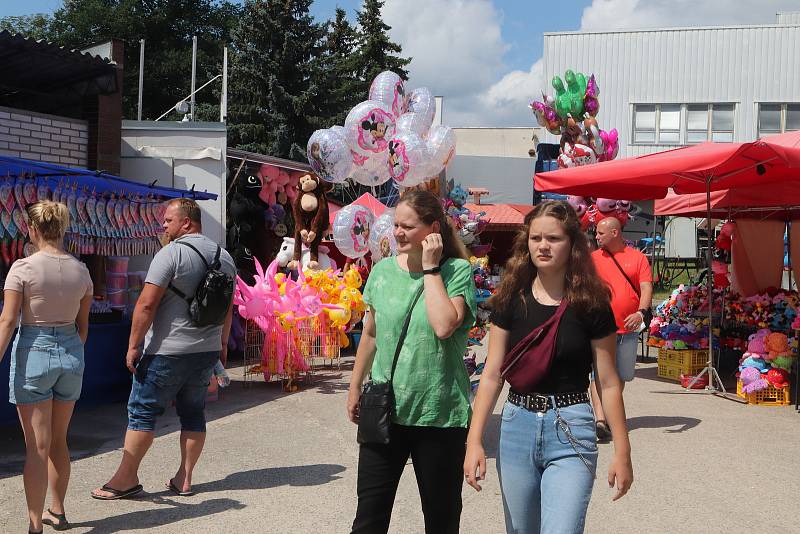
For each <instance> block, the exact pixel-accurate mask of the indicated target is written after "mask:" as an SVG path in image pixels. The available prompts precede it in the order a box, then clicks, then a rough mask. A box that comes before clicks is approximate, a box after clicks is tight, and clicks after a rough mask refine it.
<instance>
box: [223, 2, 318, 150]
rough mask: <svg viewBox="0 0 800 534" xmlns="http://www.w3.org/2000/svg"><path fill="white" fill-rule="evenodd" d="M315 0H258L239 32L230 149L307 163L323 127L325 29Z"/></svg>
mask: <svg viewBox="0 0 800 534" xmlns="http://www.w3.org/2000/svg"><path fill="white" fill-rule="evenodd" d="M310 5H311V0H254V1H250V2H248V3H247V4H246V5H245V8H244V15H243V16H242V18H241V20H240V24H239V26H238V28H237V29H236V31H235V34H234V41H233V49H234V53H233V58H232V68H231V79H230V97H229V99H228V101H229V103H230V106H229V109H228V119H229V129H228V133H229V136H228V143H229V145H230V146H233V147H236V148H241V149H244V150H251V151H254V152H260V153H263V154H269V155H271V156H278V157H285V158H291V159H295V160H297V161H305V159H306V156H305V148H306V142H307V141H308V138H309V137H310V136H311V133H312V132H313V131H314V127H315V126H316V125H318V124H319V123H320V122H322V120H321V118H320V109H319V108H320V106H319V104H318V103H317V102H316V97H317V96H318V95H319V92H320V90H319V88H318V87H317V85H316V79H317V74H318V69H319V62H318V61H316V60H315V59H316V58H317V57H318V56H319V55H320V47H321V40H322V37H323V35H324V28H323V27H322V26H321V25H319V24H316V23H314V21H313V19H312V17H311V15H310V14H309V6H310Z"/></svg>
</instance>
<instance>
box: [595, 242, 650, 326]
mask: <svg viewBox="0 0 800 534" xmlns="http://www.w3.org/2000/svg"><path fill="white" fill-rule="evenodd" d="M614 258H616V260H617V261H618V262H619V264H620V266H621V267H622V269H623V270H624V271H625V274H627V275H628V278H630V279H631V282H633V283H634V284H635V285H636V287H637V288H639V284H641V283H642V282H652V281H653V274H652V272H651V271H650V263H648V261H647V257H646V256H645V255H644V254H642V253H641V252H639V251H638V250H636V249H635V248H631V247H625V249H624V250H622V251H621V252H617V253H616V254H614ZM592 259H593V260H594V265H595V267H596V268H597V274H599V275H600V278H602V279H603V280H605V281H606V282H607V283H608V285H609V286H610V287H611V309H612V310H613V311H614V319H615V320H616V322H617V328H618V330H617V333H618V334H626V333H628V331H627V330H626V329H625V318H626V317H627V316H628V315H630V314H632V313H635V312H636V311H637V310H638V309H639V295H637V294H636V292H635V291H634V290H633V288H632V287H631V285H630V284H629V283H628V281H627V280H626V279H625V276H624V275H623V274H622V273H621V272H620V270H619V268H618V267H617V266H616V264H615V263H614V260H613V259H611V255H610V254H609V253H608V251H606V250H605V249H598V250H595V251H594V252H592Z"/></svg>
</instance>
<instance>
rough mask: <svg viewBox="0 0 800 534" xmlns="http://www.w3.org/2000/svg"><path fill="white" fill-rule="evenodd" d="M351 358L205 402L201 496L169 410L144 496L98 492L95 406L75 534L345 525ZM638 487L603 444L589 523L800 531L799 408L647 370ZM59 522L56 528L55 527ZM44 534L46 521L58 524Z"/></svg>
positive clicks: (4, 437)
mask: <svg viewBox="0 0 800 534" xmlns="http://www.w3.org/2000/svg"><path fill="white" fill-rule="evenodd" d="M348 369H349V365H348V360H347V359H345V365H343V368H342V370H341V371H338V370H335V369H333V370H327V371H323V372H320V373H319V374H318V375H317V380H316V382H315V383H314V384H313V385H312V386H311V387H307V388H305V389H303V390H302V391H300V392H298V393H294V394H285V393H282V392H281V391H280V389H279V388H278V387H276V384H265V383H263V382H259V383H256V384H255V385H253V386H251V387H244V385H243V383H242V382H241V381H237V382H234V384H233V385H232V387H231V388H230V389H229V390H228V391H227V392H226V393H225V396H224V398H223V399H222V400H220V401H219V402H216V403H213V404H211V405H210V408H209V415H210V419H211V421H210V423H209V426H208V430H209V435H208V441H207V444H206V450H205V453H204V456H203V458H202V459H201V462H200V465H199V466H198V468H197V471H196V475H195V490H197V492H198V494H197V495H196V496H194V497H189V498H180V497H175V496H173V495H172V494H170V493H168V492H167V491H165V490H164V482H165V481H166V480H167V479H168V478H169V477H170V476H171V474H172V472H173V471H174V470H175V467H176V463H177V458H178V457H177V450H178V449H177V430H178V427H177V422H176V420H175V418H174V415H173V414H170V416H169V417H165V418H164V421H163V422H162V425H161V426H160V427H159V429H158V434H159V437H158V438H157V439H156V441H155V444H154V446H153V449H152V450H151V451H150V454H149V455H148V457H147V458H146V459H145V463H144V466H143V469H142V471H141V473H140V476H141V481H142V484H144V487H145V490H146V491H147V493H146V494H142V495H141V496H140V497H139V498H137V499H135V500H127V501H115V502H101V501H96V500H93V499H90V498H89V491H90V490H91V489H92V488H94V487H96V486H98V485H100V484H102V483H104V482H105V481H106V479H107V477H108V476H110V474H111V473H112V471H113V470H114V468H115V467H116V465H117V462H118V461H119V458H120V452H119V447H120V445H121V440H122V435H123V432H124V429H125V424H126V420H125V411H124V406H123V405H121V404H117V405H111V406H105V407H102V408H98V409H84V410H81V411H79V412H78V413H77V414H76V417H75V420H74V424H73V426H72V430H71V440H70V443H71V447H72V450H73V458H74V463H73V479H72V483H71V486H70V493H69V498H68V517H69V518H70V520H71V521H73V524H74V525H75V528H74V529H73V530H72V532H75V533H76V534H78V533H93V534H101V533H114V532H136V531H139V532H154V533H161V532H164V533H167V532H169V533H172V532H176V531H184V532H186V531H190V532H248V533H250V532H252V533H292V534H303V533H314V534H327V533H340V532H341V533H344V532H348V531H349V530H348V528H349V525H350V522H351V521H352V517H353V513H354V510H355V483H356V465H357V446H356V444H355V428H354V426H353V425H351V424H350V423H349V422H347V420H346V419H345V415H344V402H345V395H346V391H347V383H348V379H349V371H348ZM625 401H626V404H627V408H628V418H629V427H630V431H631V441H632V445H633V462H634V470H635V476H636V481H635V483H634V485H633V488H632V490H631V493H630V494H629V495H628V496H627V497H625V498H624V499H622V500H621V501H618V502H616V503H612V502H611V492H610V491H609V490H608V488H607V485H606V483H605V481H604V478H605V472H606V469H607V468H608V462H609V456H610V454H611V452H612V446H611V445H601V446H600V447H601V455H600V468H599V475H600V476H599V477H598V480H597V482H596V487H595V492H594V495H593V498H592V502H591V505H590V509H589V518H588V527H587V532H590V533H605V532H608V533H614V534H620V533H629V532H630V533H640V532H648V533H661V532H663V533H672V532H692V533H694V532H702V533H717V532H719V533H723V532H724V533H732V532H733V533H738V532H743V533H744V532H748V533H749V532H771V531H774V532H792V531H794V532H797V514H796V508H795V506H796V501H795V494H796V493H797V489H798V480H800V462H798V460H797V454H796V451H797V448H796V447H797V445H796V444H797V442H798V436H799V435H800V434H799V433H798V424H800V414H797V413H795V411H794V409H793V408H767V407H759V406H747V405H742V404H738V403H736V402H732V401H729V400H726V399H722V398H718V397H713V396H708V395H705V394H685V393H682V390H681V389H680V388H679V387H678V386H677V385H675V384H673V383H669V382H664V381H661V380H659V379H657V378H656V371H655V367H654V364H639V365H638V369H637V379H636V380H635V381H634V382H633V383H632V384H631V385H630V386H629V388H627V389H626V391H625ZM498 414H499V406H498V410H497V413H496V414H495V417H494V418H493V419H492V421H491V428H490V432H489V435H488V436H487V439H486V445H487V451H488V453H489V455H490V456H491V457H492V458H491V459H490V470H489V477H488V480H487V481H486V484H485V487H484V491H482V492H481V493H480V494H478V493H476V492H474V491H473V490H472V489H471V488H468V487H465V489H464V513H463V516H462V523H461V525H462V532H465V533H481V534H484V533H488V534H492V533H501V532H503V531H504V527H503V514H502V505H501V501H500V493H499V487H498V483H497V477H496V471H495V469H494V458H493V457H494V455H495V452H496V445H497V435H498V425H499V415H498ZM22 453H23V444H22V437H21V434H20V432H19V431H18V430H17V429H14V428H11V429H8V428H6V429H0V532H2V533H13V532H24V531H25V528H26V526H27V521H26V520H25V508H24V503H25V501H24V495H23V492H22V477H21V475H20V473H21V468H22V459H23V456H22ZM45 528H46V529H49V527H45ZM47 531H48V530H46V532H47ZM391 532H393V533H413V534H417V533H421V532H423V528H422V516H421V512H420V506H419V499H418V496H417V493H416V486H415V481H414V478H413V473H412V472H411V466H410V465H409V466H408V468H407V472H406V474H405V475H404V478H403V480H402V482H401V487H400V490H399V492H398V497H397V502H396V505H395V511H394V516H393V522H392V529H391Z"/></svg>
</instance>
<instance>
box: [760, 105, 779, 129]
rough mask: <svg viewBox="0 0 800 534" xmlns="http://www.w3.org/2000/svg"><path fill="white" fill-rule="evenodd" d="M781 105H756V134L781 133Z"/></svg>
mask: <svg viewBox="0 0 800 534" xmlns="http://www.w3.org/2000/svg"><path fill="white" fill-rule="evenodd" d="M781 115H783V105H781V104H760V105H759V106H758V136H759V137H761V136H764V135H771V134H777V133H781V131H783V130H782V126H781V122H782V117H781Z"/></svg>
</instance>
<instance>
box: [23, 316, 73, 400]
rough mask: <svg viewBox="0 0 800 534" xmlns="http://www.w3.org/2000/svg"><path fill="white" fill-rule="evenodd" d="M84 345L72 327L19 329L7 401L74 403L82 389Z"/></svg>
mask: <svg viewBox="0 0 800 534" xmlns="http://www.w3.org/2000/svg"><path fill="white" fill-rule="evenodd" d="M83 368H84V361H83V342H81V338H80V337H79V336H78V329H77V327H76V326H75V325H74V324H71V325H67V326H32V325H22V326H20V327H19V331H18V332H17V337H16V339H15V340H14V348H13V350H12V351H11V372H10V373H9V387H8V401H9V402H10V403H12V404H17V405H20V404H33V403H35V402H41V401H46V400H50V399H55V400H58V401H63V402H69V401H76V400H78V398H79V397H80V396H81V386H82V385H83Z"/></svg>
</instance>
